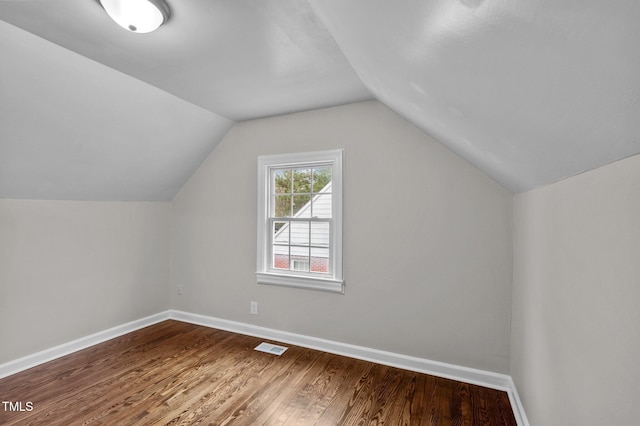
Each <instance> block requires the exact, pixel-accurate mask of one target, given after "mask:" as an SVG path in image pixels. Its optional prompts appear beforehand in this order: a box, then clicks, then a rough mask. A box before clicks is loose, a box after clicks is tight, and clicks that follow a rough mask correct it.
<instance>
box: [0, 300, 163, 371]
mask: <svg viewBox="0 0 640 426" xmlns="http://www.w3.org/2000/svg"><path fill="white" fill-rule="evenodd" d="M169 313H170V311H164V312H160V313H158V314H155V315H151V316H148V317H145V318H141V319H139V320H136V321H131V322H128V323H126V324H122V325H118V326H116V327H113V328H110V329H108V330H104V331H100V332H98V333H94V334H91V335H89V336H85V337H81V338H79V339H76V340H73V341H71V342H67V343H63V344H62V345H58V346H55V347H53V348H49V349H45V350H43V351H40V352H36V353H34V354H31V355H27V356H25V357H22V358H18V359H15V360H13V361H9V362H6V363H4V364H0V379H1V378H3V377H7V376H10V375H12V374H15V373H19V372H20V371H24V370H26V369H28V368H31V367H35V366H36V365H40V364H44V363H45V362H49V361H52V360H54V359H56V358H60V357H63V356H65V355H69V354H71V353H73V352H77V351H79V350H82V349H85V348H88V347H89V346H93V345H96V344H98V343H102V342H105V341H107V340H110V339H113V338H115V337H118V336H122V335H123V334H127V333H131V332H132V331H135V330H139V329H141V328H144V327H147V326H149V325H152V324H156V323H159V322H161V321H165V320H167V319H169V316H170V315H169Z"/></svg>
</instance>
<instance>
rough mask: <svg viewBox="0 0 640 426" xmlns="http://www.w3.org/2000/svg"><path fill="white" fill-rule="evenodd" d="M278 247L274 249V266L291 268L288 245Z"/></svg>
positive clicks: (276, 267)
mask: <svg viewBox="0 0 640 426" xmlns="http://www.w3.org/2000/svg"><path fill="white" fill-rule="evenodd" d="M277 248H278V250H276V247H274V248H273V249H274V250H273V266H272V267H273V268H274V269H289V250H288V247H277Z"/></svg>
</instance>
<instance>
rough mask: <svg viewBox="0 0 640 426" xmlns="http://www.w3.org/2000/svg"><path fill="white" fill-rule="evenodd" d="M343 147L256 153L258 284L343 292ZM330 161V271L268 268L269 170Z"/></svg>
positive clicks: (328, 162)
mask: <svg viewBox="0 0 640 426" xmlns="http://www.w3.org/2000/svg"><path fill="white" fill-rule="evenodd" d="M343 156H344V150H343V149H336V150H330V151H317V152H304V153H299V154H277V155H263V156H259V157H258V236H257V269H256V277H257V280H258V284H271V285H279V286H286V287H297V288H306V289H313V290H322V291H329V292H334V293H343V294H344V277H343V271H342V164H343ZM321 164H331V165H332V168H333V172H332V177H331V181H332V190H331V191H332V194H333V198H332V221H333V226H332V232H331V236H330V241H331V251H330V252H331V265H333V267H332V268H331V273H329V274H322V275H320V276H313V275H312V274H310V273H304V274H302V273H300V272H299V271H292V270H289V271H280V270H277V271H276V270H273V269H270V268H269V265H270V259H269V255H270V253H271V251H270V249H269V247H267V245H268V244H269V241H270V239H269V234H268V233H269V232H270V231H271V230H270V228H269V226H268V223H269V212H268V208H269V199H268V197H269V184H270V175H271V170H272V169H276V168H283V167H301V166H307V165H308V166H314V165H321Z"/></svg>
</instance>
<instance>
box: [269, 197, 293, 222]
mask: <svg viewBox="0 0 640 426" xmlns="http://www.w3.org/2000/svg"><path fill="white" fill-rule="evenodd" d="M272 200H273V201H272V203H273V206H272V209H271V212H272V213H271V214H272V215H273V217H291V195H274V196H273V198H272Z"/></svg>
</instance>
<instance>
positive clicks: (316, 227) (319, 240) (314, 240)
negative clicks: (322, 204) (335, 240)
mask: <svg viewBox="0 0 640 426" xmlns="http://www.w3.org/2000/svg"><path fill="white" fill-rule="evenodd" d="M329 230H330V228H329V223H328V222H312V223H311V245H312V246H321V247H329Z"/></svg>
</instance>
